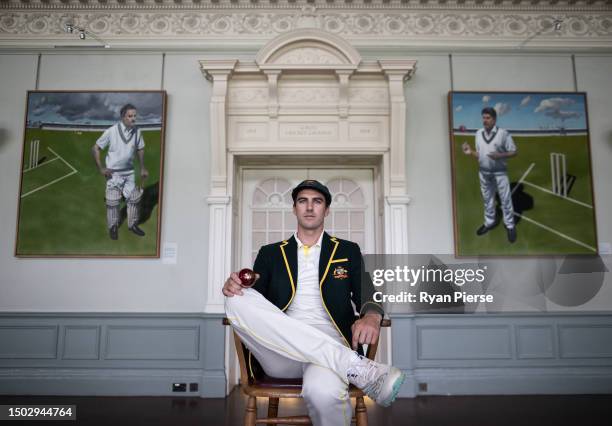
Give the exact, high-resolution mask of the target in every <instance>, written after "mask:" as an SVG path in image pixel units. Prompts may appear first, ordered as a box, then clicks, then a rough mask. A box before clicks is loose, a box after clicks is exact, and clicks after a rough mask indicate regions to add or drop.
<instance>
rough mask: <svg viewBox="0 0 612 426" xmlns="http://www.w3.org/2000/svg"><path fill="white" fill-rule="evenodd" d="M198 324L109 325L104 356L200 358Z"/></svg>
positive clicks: (122, 357)
mask: <svg viewBox="0 0 612 426" xmlns="http://www.w3.org/2000/svg"><path fill="white" fill-rule="evenodd" d="M199 333H200V330H199V327H164V326H150V327H133V326H110V327H107V331H106V348H105V353H104V359H117V360H151V359H166V360H178V359H182V360H197V359H198V356H199V338H200V336H199Z"/></svg>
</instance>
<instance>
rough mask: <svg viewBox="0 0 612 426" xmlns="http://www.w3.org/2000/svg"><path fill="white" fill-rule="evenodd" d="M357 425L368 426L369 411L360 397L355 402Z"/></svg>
mask: <svg viewBox="0 0 612 426" xmlns="http://www.w3.org/2000/svg"><path fill="white" fill-rule="evenodd" d="M355 424H356V425H357V426H368V410H367V408H366V405H365V402H364V401H363V396H359V397H357V398H356V401H355Z"/></svg>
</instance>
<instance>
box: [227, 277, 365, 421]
mask: <svg viewBox="0 0 612 426" xmlns="http://www.w3.org/2000/svg"><path fill="white" fill-rule="evenodd" d="M225 313H226V315H227V317H228V319H229V320H230V322H231V324H232V327H233V329H234V330H235V331H236V333H237V334H238V336H240V339H242V342H243V343H244V344H245V345H246V347H247V348H248V349H249V350H250V351H251V352H252V354H253V356H255V358H257V360H258V361H259V363H260V364H261V366H262V368H263V369H264V371H265V372H266V374H267V375H269V376H272V377H278V378H297V377H302V380H303V386H302V397H303V398H304V400H305V402H306V406H307V407H308V414H309V416H310V418H311V420H312V422H313V425H315V426H340V425H342V426H349V425H350V422H351V416H352V410H351V402H350V398H349V397H348V381H347V378H346V373H347V370H348V368H349V365H350V364H351V362H353V361H354V360H355V358H356V354H355V352H354V351H353V350H352V349H350V348H349V347H347V346H345V345H343V344H342V343H340V342H338V341H337V340H335V339H334V338H333V337H331V336H328V335H327V334H325V333H324V332H322V331H320V330H318V329H317V328H315V327H313V326H310V325H308V324H304V323H302V322H300V321H298V320H296V319H294V318H291V317H289V316H288V315H287V314H285V313H284V312H282V311H281V310H280V309H278V308H277V307H276V306H274V305H273V304H272V303H271V302H269V301H268V300H267V299H266V298H265V297H263V296H262V295H261V293H259V292H258V291H257V290H253V289H243V295H242V296H233V297H226V298H225Z"/></svg>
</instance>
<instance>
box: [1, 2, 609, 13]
mask: <svg viewBox="0 0 612 426" xmlns="http://www.w3.org/2000/svg"><path fill="white" fill-rule="evenodd" d="M304 7H306V8H316V9H320V10H389V11H391V10H394V11H396V10H415V11H419V10H446V11H450V10H478V11H523V12H531V11H548V12H553V11H558V12H597V11H609V10H610V9H611V8H612V0H0V9H22V10H30V9H36V10H57V9H61V10H126V9H129V10H185V9H189V10H219V9H227V10H244V9H257V10H262V9H267V10H270V9H274V10H283V9H285V10H296V9H302V8H304Z"/></svg>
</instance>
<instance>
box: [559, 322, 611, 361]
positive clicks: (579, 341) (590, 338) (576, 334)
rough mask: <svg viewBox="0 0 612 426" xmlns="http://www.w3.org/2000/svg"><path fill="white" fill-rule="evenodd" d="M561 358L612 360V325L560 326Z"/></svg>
mask: <svg viewBox="0 0 612 426" xmlns="http://www.w3.org/2000/svg"><path fill="white" fill-rule="evenodd" d="M559 352H560V356H561V358H612V325H598V324H593V325H588V324H585V325H561V326H559Z"/></svg>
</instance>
